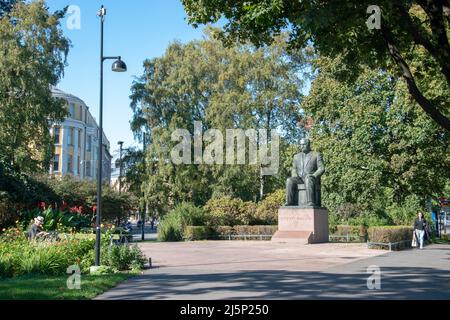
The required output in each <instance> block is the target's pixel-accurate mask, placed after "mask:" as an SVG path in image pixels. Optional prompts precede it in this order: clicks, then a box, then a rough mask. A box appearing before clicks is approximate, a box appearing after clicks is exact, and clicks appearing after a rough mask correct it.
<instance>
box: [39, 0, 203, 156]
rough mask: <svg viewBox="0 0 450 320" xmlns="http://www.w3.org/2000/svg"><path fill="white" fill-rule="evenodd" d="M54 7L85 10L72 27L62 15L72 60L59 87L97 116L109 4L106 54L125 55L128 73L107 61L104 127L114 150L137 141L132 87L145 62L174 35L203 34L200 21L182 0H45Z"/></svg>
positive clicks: (160, 51)
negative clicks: (191, 18) (194, 22)
mask: <svg viewBox="0 0 450 320" xmlns="http://www.w3.org/2000/svg"><path fill="white" fill-rule="evenodd" d="M47 4H48V6H49V7H50V9H51V10H52V11H54V10H58V9H61V8H63V7H65V6H68V5H76V6H78V7H79V8H80V12H81V20H80V21H81V28H80V29H79V30H77V29H73V30H72V29H70V28H68V26H67V22H68V20H69V19H70V15H69V16H68V18H67V19H65V20H64V21H63V30H64V34H65V35H66V36H67V37H68V38H69V39H70V40H71V41H72V48H71V50H70V53H69V56H68V66H67V68H66V69H65V76H64V79H63V80H62V81H61V82H60V84H59V85H58V87H59V88H60V89H62V90H64V91H66V92H69V93H72V94H74V95H76V96H78V97H79V98H81V99H82V100H84V101H85V102H86V104H87V105H88V106H89V107H90V110H91V113H92V115H93V116H94V117H95V118H96V119H97V120H98V117H99V113H98V105H99V86H100V71H99V69H100V63H99V56H100V20H99V18H98V17H97V12H98V10H99V9H100V6H101V5H102V4H103V5H104V6H105V7H106V8H107V16H106V20H105V49H104V50H105V55H106V56H119V55H120V56H122V59H123V60H124V61H125V62H126V64H127V66H128V72H127V73H114V72H112V71H111V63H112V61H105V73H104V114H103V121H104V131H105V133H106V136H107V137H108V139H109V140H110V142H111V153H112V154H113V155H114V154H116V153H117V150H118V146H117V141H119V140H122V141H125V144H124V148H127V147H129V146H135V145H138V143H137V142H136V141H134V139H133V134H132V132H131V130H130V125H129V121H130V119H131V117H132V112H131V109H130V99H129V95H130V87H131V84H132V82H133V80H134V78H135V77H136V76H140V75H141V74H142V73H143V62H144V60H145V59H147V58H154V57H158V56H161V55H163V54H164V52H165V50H166V48H167V47H168V45H169V44H170V43H171V42H173V41H174V40H179V41H182V42H184V43H185V42H188V41H191V40H193V39H200V38H201V37H202V35H203V31H202V29H203V28H202V27H200V28H198V29H194V28H193V27H192V26H190V25H188V23H187V21H186V19H185V18H186V14H185V12H184V10H183V6H182V4H181V2H180V0H130V1H122V0H103V1H98V0H47Z"/></svg>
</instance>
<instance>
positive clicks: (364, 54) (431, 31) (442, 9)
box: [182, 0, 450, 131]
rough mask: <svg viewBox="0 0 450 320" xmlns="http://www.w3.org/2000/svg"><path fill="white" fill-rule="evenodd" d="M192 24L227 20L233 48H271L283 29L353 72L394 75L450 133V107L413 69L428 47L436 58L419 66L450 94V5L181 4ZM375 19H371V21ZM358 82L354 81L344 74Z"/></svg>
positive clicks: (399, 1) (283, 0)
mask: <svg viewBox="0 0 450 320" xmlns="http://www.w3.org/2000/svg"><path fill="white" fill-rule="evenodd" d="M182 3H183V5H184V7H185V10H186V12H187V14H188V19H189V22H190V23H191V24H193V25H194V26H197V25H198V24H205V23H210V22H217V21H219V20H220V19H221V18H225V19H226V21H225V26H224V28H223V29H224V30H223V31H224V32H222V33H221V38H222V39H224V40H227V42H232V41H234V40H235V39H239V40H241V41H246V40H251V41H252V42H253V43H255V44H258V45H262V44H267V43H271V42H272V41H273V39H274V37H275V36H276V35H277V34H279V33H280V32H282V31H284V30H289V31H290V35H291V36H290V39H289V43H290V44H291V47H292V48H293V49H296V48H302V47H305V46H306V45H310V44H312V45H314V47H315V49H316V50H317V52H318V53H319V54H320V55H323V56H328V57H335V56H336V55H338V54H340V55H341V56H342V58H343V59H344V61H345V62H347V64H348V65H350V66H352V68H350V69H349V71H351V73H353V74H356V76H357V74H358V72H361V71H362V69H361V67H360V66H362V65H369V66H370V67H372V68H381V69H391V70H394V68H395V70H396V73H397V75H399V76H401V77H403V79H404V80H405V82H406V85H407V89H408V92H409V93H410V94H411V96H412V97H413V98H414V100H415V101H416V102H417V103H418V105H420V107H421V108H422V109H423V110H424V111H425V112H426V113H427V114H428V116H429V117H431V118H432V119H433V120H434V121H435V122H436V123H438V124H439V125H440V126H441V127H443V128H445V129H446V130H448V131H450V120H449V115H450V103H447V104H446V105H444V106H439V105H436V104H434V103H433V102H432V101H431V100H430V97H429V96H427V95H426V94H425V93H424V92H425V91H426V90H424V88H423V87H422V86H421V85H420V83H418V80H420V79H419V78H418V76H417V74H416V73H415V71H416V69H415V68H413V67H412V66H411V56H410V52H411V51H412V50H413V49H414V48H415V47H421V48H423V49H424V50H425V51H426V53H427V54H428V55H429V56H430V57H431V58H432V59H431V61H430V59H427V60H424V59H423V60H419V61H416V62H418V65H419V66H418V67H419V68H422V69H423V68H428V69H432V70H434V72H435V77H436V78H443V79H444V81H445V82H446V88H445V90H446V91H447V92H448V91H449V89H450V44H449V40H448V36H449V30H450V26H449V23H450V5H449V2H448V0H414V1H412V0H396V1H391V0H381V1H377V3H376V5H377V7H378V8H379V9H380V11H379V12H377V10H376V9H373V10H374V11H371V10H369V12H368V8H369V6H371V5H373V1H369V0H362V1H332V0H324V1H313V0H308V1H298V0H272V1H266V0H252V1H247V0H234V1H228V0H211V1H196V0H182ZM377 13H380V14H381V15H380V16H379V18H380V25H379V29H377V28H375V29H372V30H369V28H368V26H367V25H366V22H367V21H368V20H369V19H371V20H373V19H375V20H376V19H377V17H376V16H373V15H374V14H375V15H376V14H377ZM371 15H372V16H371ZM346 78H348V79H349V80H351V81H353V80H354V77H350V76H349V75H348V74H346Z"/></svg>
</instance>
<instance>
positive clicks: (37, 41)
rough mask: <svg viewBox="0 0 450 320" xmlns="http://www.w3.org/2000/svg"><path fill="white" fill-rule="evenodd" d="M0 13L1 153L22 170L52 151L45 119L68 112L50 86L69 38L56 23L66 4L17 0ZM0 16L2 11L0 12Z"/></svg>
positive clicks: (35, 166) (55, 79)
mask: <svg viewBox="0 0 450 320" xmlns="http://www.w3.org/2000/svg"><path fill="white" fill-rule="evenodd" d="M8 3H13V2H2V9H3V8H8V10H10V12H9V13H8V14H7V15H3V17H1V18H0V52H1V54H0V153H1V154H2V156H3V157H4V158H5V159H6V160H7V161H9V162H10V163H13V164H14V165H16V166H17V167H18V168H20V169H21V170H24V171H35V170H37V169H42V168H45V167H46V166H47V165H48V164H49V160H50V158H51V156H52V155H53V143H52V140H51V137H50V132H49V124H50V122H52V121H59V120H62V119H63V118H64V116H65V115H66V112H67V111H66V109H65V107H64V106H63V102H62V101H58V100H56V99H54V98H53V97H52V93H51V86H54V85H56V84H57V83H58V81H59V80H60V78H61V77H62V75H63V71H64V67H65V62H66V56H67V54H68V49H69V40H68V39H66V38H65V37H64V36H63V34H62V30H61V28H60V20H61V18H62V17H63V16H64V13H65V12H64V10H63V11H59V12H56V13H50V12H49V11H48V8H47V7H46V5H45V3H44V1H34V2H31V3H29V4H26V3H23V2H21V1H20V2H17V4H16V5H15V6H14V7H13V8H12V9H11V7H9V4H8ZM0 16H1V15H0Z"/></svg>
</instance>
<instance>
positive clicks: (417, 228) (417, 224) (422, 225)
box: [414, 212, 427, 249]
mask: <svg viewBox="0 0 450 320" xmlns="http://www.w3.org/2000/svg"><path fill="white" fill-rule="evenodd" d="M426 228H427V221H426V220H425V217H424V216H423V213H422V212H419V213H418V214H417V218H416V220H415V221H414V235H415V237H416V239H417V242H418V244H419V245H420V249H423V239H424V236H425V230H426Z"/></svg>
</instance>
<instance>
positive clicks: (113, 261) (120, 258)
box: [105, 245, 145, 271]
mask: <svg viewBox="0 0 450 320" xmlns="http://www.w3.org/2000/svg"><path fill="white" fill-rule="evenodd" d="M105 260H106V265H108V266H110V267H112V268H115V269H117V270H119V271H124V270H131V269H133V270H141V269H143V268H144V264H145V256H144V255H143V254H142V251H141V250H140V249H139V247H138V246H137V245H134V246H128V245H118V246H111V248H110V249H109V251H108V255H107V257H106V259H105Z"/></svg>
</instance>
